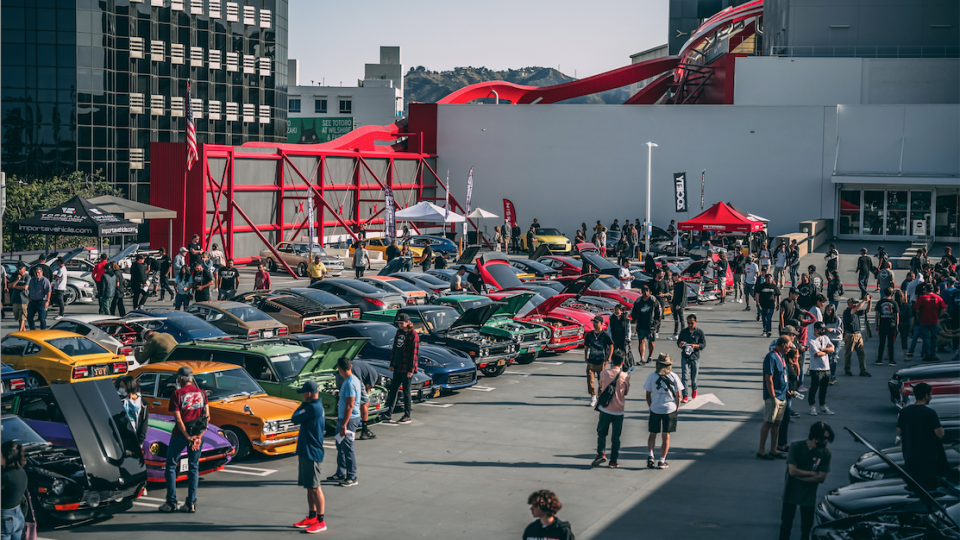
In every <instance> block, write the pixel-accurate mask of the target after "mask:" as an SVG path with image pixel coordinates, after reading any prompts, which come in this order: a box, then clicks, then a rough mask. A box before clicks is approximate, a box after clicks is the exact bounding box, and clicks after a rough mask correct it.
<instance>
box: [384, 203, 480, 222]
mask: <svg viewBox="0 0 960 540" xmlns="http://www.w3.org/2000/svg"><path fill="white" fill-rule="evenodd" d="M396 219H397V221H431V222H441V223H463V222H464V221H466V220H465V218H464V217H463V216H461V215H460V214H457V213H454V212H450V215H449V216H447V215H446V210H444V209H443V208H441V207H439V206H437V205H435V204H433V203H431V202H429V201H423V202H419V203H417V204H415V205H413V206H411V207H410V208H404V209H403V210H400V211H398V212H397V213H396Z"/></svg>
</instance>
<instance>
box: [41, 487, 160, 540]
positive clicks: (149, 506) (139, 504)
mask: <svg viewBox="0 0 960 540" xmlns="http://www.w3.org/2000/svg"><path fill="white" fill-rule="evenodd" d="M142 498H143V497H141V499H142ZM133 504H135V505H137V506H146V507H147V508H153V509H156V508H157V505H156V504H150V503H142V502H137V501H133ZM37 540H40V539H39V538H38V539H37Z"/></svg>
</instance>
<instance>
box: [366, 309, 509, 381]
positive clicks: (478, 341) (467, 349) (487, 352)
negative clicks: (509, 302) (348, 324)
mask: <svg viewBox="0 0 960 540" xmlns="http://www.w3.org/2000/svg"><path fill="white" fill-rule="evenodd" d="M502 305H503V304H502V303H499V302H494V303H490V304H487V305H484V306H478V307H474V308H470V309H467V310H465V311H464V312H463V314H462V315H461V314H460V313H458V312H457V310H456V309H454V308H452V307H449V306H435V305H425V306H407V307H404V308H400V309H388V310H383V311H368V312H366V313H364V314H363V315H361V316H360V318H361V319H362V320H365V321H376V322H385V323H390V324H394V323H395V322H396V318H397V315H400V314H406V315H407V316H409V317H410V321H411V322H412V323H413V327H414V329H415V330H416V331H417V333H419V334H420V339H421V341H423V342H424V343H430V344H433V345H440V346H442V347H448V348H450V349H456V350H459V351H463V352H464V353H466V354H467V355H469V356H470V358H471V359H473V361H474V363H476V364H477V368H478V369H479V370H480V372H481V373H483V374H484V375H485V376H487V377H496V376H498V375H500V374H501V373H503V372H504V370H506V369H507V365H508V364H510V363H511V362H513V361H514V360H515V359H516V358H517V355H518V354H520V345H519V344H518V343H516V342H515V341H514V340H513V339H510V338H505V337H502V336H500V335H497V334H496V333H494V332H491V331H490V330H489V329H486V328H484V324H486V322H487V320H489V319H490V317H491V316H493V314H494V312H496V311H497V309H499V308H500V306H502Z"/></svg>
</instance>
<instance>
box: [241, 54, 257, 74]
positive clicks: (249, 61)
mask: <svg viewBox="0 0 960 540" xmlns="http://www.w3.org/2000/svg"><path fill="white" fill-rule="evenodd" d="M256 61H257V59H256V58H255V57H254V56H253V55H251V54H245V55H243V72H244V73H250V74H251V75H252V74H254V73H256V72H257V70H256V69H255V67H254V65H255V63H256Z"/></svg>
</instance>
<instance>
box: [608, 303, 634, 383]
mask: <svg viewBox="0 0 960 540" xmlns="http://www.w3.org/2000/svg"><path fill="white" fill-rule="evenodd" d="M609 330H610V338H611V339H612V340H613V350H614V351H622V352H623V369H625V370H627V371H633V349H632V348H631V347H630V318H629V317H627V314H626V312H625V311H623V306H622V305H620V304H617V305H615V306H613V315H611V316H610V326H609Z"/></svg>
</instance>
